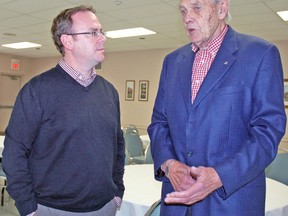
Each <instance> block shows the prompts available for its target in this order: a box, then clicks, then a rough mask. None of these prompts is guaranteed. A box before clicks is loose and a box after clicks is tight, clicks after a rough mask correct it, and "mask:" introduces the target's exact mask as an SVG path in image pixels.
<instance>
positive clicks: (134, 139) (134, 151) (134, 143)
mask: <svg viewBox="0 0 288 216" xmlns="http://www.w3.org/2000/svg"><path fill="white" fill-rule="evenodd" d="M124 138H125V146H126V148H127V150H128V153H129V155H130V157H135V156H142V155H143V143H142V141H141V139H140V137H139V135H138V134H136V133H126V135H125V137H124Z"/></svg>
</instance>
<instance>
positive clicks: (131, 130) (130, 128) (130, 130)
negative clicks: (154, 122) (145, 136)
mask: <svg viewBox="0 0 288 216" xmlns="http://www.w3.org/2000/svg"><path fill="white" fill-rule="evenodd" d="M125 133H126V134H127V133H137V134H138V135H139V131H138V128H137V127H136V126H135V125H133V124H130V125H128V126H127V127H126V128H125Z"/></svg>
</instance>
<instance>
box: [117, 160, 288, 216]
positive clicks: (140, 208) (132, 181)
mask: <svg viewBox="0 0 288 216" xmlns="http://www.w3.org/2000/svg"><path fill="white" fill-rule="evenodd" d="M266 184H267V187H266V214H265V216H288V186H286V185H284V184H282V183H280V182H277V181H275V180H272V179H269V178H266ZM124 185H125V187H126V190H125V193H124V197H123V202H122V206H121V209H120V211H118V212H117V214H116V216H144V215H145V213H146V212H147V210H148V209H149V208H150V206H151V205H152V204H153V203H154V202H155V201H157V200H158V199H160V197H161V196H160V194H161V183H160V182H158V181H156V180H154V172H153V164H143V165H127V166H125V174H124Z"/></svg>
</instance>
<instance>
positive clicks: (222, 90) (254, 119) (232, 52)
mask: <svg viewBox="0 0 288 216" xmlns="http://www.w3.org/2000/svg"><path fill="white" fill-rule="evenodd" d="M194 56H195V54H194V53H193V52H192V50H191V44H188V45H186V46H184V47H181V48H179V49H178V50H176V51H174V52H172V53H170V54H169V55H167V56H166V58H165V60H164V63H163V68H162V73H161V77H160V84H159V89H158V93H157V97H156V101H155V105H154V110H153V115H152V123H151V124H150V126H149V127H148V132H149V135H150V138H151V151H152V155H153V159H154V166H155V173H156V171H157V170H158V169H159V167H160V166H161V164H162V163H164V162H165V161H166V160H167V159H171V158H174V159H176V160H179V161H181V162H183V163H185V164H187V165H189V166H205V167H213V168H214V169H215V170H216V171H217V173H218V174H219V176H220V179H221V181H222V183H223V187H221V188H220V189H218V190H217V191H215V192H213V193H212V194H211V195H209V196H208V197H207V198H206V199H205V200H203V201H201V202H199V203H197V204H194V205H192V215H193V216H194V215H196V216H199V215H201V216H206V215H207V216H212V215H213V216H218V215H219V216H231V215H233V216H234V215H235V216H237V215H245V216H258V215H259V216H263V215H264V211H265V173H264V170H265V168H266V167H267V166H268V165H269V163H270V162H271V161H272V160H273V158H274V157H275V156H276V154H277V147H278V144H279V142H280V140H281V138H282V136H283V135H284V133H285V127H286V115H285V109H284V102H283V93H284V90H283V71H282V64H281V60H280V55H279V52H278V49H277V48H276V47H275V46H274V45H272V44H270V43H268V42H266V41H264V40H261V39H259V38H256V37H253V36H247V35H244V34H239V33H237V32H235V31H234V30H233V29H232V28H231V27H229V29H228V32H227V34H226V36H225V38H224V41H223V42H222V45H221V47H220V50H219V51H218V54H217V56H216V58H215V60H214V62H213V63H212V65H211V68H210V70H209V72H208V74H207V76H206V78H205V80H204V82H203V83H202V85H201V87H200V90H199V92H198V94H197V96H196V99H195V101H194V103H193V104H191V73H192V72H191V71H192V64H193V61H194ZM156 179H157V180H160V181H162V182H163V184H162V200H163V199H164V197H165V195H166V194H167V193H169V192H171V191H173V188H172V186H171V184H170V182H169V180H168V179H167V178H166V177H162V178H158V177H156ZM186 209H187V207H186V206H181V205H165V204H164V202H162V206H161V215H163V216H170V215H171V216H175V215H177V216H178V215H179V216H182V215H183V216H184V215H185V211H186Z"/></svg>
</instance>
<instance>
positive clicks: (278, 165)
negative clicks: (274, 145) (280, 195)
mask: <svg viewBox="0 0 288 216" xmlns="http://www.w3.org/2000/svg"><path fill="white" fill-rule="evenodd" d="M287 166H288V150H287V149H284V148H279V152H278V154H277V156H276V158H275V159H274V160H273V161H272V163H271V164H270V165H269V166H268V167H267V168H266V170H265V173H266V177H267V178H271V179H274V180H276V181H279V182H281V183H283V184H286V185H288V171H287Z"/></svg>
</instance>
